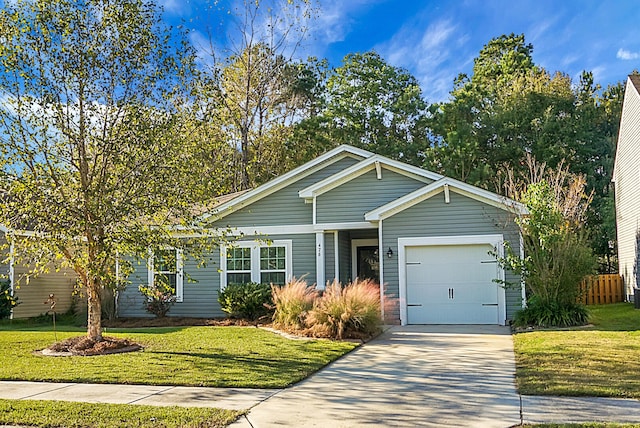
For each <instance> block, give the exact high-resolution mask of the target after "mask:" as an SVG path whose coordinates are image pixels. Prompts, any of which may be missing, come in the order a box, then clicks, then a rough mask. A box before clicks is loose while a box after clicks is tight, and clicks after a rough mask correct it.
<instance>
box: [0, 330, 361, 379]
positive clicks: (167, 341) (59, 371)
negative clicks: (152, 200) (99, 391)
mask: <svg viewBox="0 0 640 428" xmlns="http://www.w3.org/2000/svg"><path fill="white" fill-rule="evenodd" d="M41 329H42V328H41V327H30V326H25V325H21V324H16V326H14V327H10V326H8V325H7V324H5V325H3V326H2V329H1V330H3V331H0V361H2V364H0V379H2V380H28V381H54V382H85V383H122V384H149V385H187V386H215V387H247V388H248V387H252V388H283V387H286V386H289V385H291V384H293V383H296V382H298V381H299V380H301V379H304V378H305V377H307V376H309V375H310V374H312V373H313V372H315V371H317V370H318V369H320V368H322V367H323V366H325V365H326V364H328V363H329V362H331V361H333V360H335V359H337V358H338V357H340V356H342V355H344V354H345V353H347V352H349V351H350V350H352V349H353V348H354V347H355V346H356V345H355V344H353V343H348V342H334V341H328V340H290V339H286V338H283V337H281V336H279V335H277V334H274V333H270V332H268V331H265V330H262V329H259V328H255V327H173V328H144V329H121V330H109V331H108V332H106V333H105V335H107V336H116V337H126V338H129V339H131V340H133V341H135V342H137V343H139V344H141V345H142V346H144V350H143V351H139V352H131V353H126V354H112V355H101V356H94V357H45V356H42V355H40V354H37V353H34V351H36V350H40V349H43V348H46V347H47V346H49V345H51V344H52V343H53V342H54V333H53V331H51V329H50V328H47V329H46V330H44V331H43V330H41ZM81 334H83V332H82V331H78V329H76V328H71V327H60V326H58V332H57V337H58V340H62V339H65V338H68V337H72V336H78V335H81Z"/></svg>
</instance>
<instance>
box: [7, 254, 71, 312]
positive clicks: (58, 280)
mask: <svg viewBox="0 0 640 428" xmlns="http://www.w3.org/2000/svg"><path fill="white" fill-rule="evenodd" d="M28 270H29V269H28V268H27V267H25V266H20V265H14V281H15V282H14V294H15V296H17V297H18V299H19V300H18V302H19V304H18V305H17V306H16V307H15V308H14V309H13V317H14V318H29V317H35V316H38V315H41V314H43V313H45V312H47V311H49V310H50V306H49V305H46V304H45V303H44V302H45V301H46V300H47V299H48V298H49V294H54V295H55V299H56V306H55V312H56V313H58V314H60V313H64V312H67V311H68V310H69V309H71V306H72V302H73V291H74V287H75V284H76V280H77V276H76V274H75V272H74V271H73V270H72V269H61V270H60V271H58V272H55V270H53V269H52V271H51V272H50V273H43V274H40V275H38V276H36V277H33V278H30V280H29V281H28V282H27V280H26V274H27V272H28Z"/></svg>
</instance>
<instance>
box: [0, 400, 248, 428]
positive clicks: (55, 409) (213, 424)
mask: <svg viewBox="0 0 640 428" xmlns="http://www.w3.org/2000/svg"><path fill="white" fill-rule="evenodd" d="M240 414H241V412H238V411H233V410H224V409H215V408H196V407H193V408H185V407H158V406H145V405H138V404H135V405H131V404H106V403H75V402H64V401H47V400H0V423H1V424H10V425H19V426H24V425H28V426H41V427H45V426H47V427H56V426H64V427H69V428H80V427H87V426H90V427H93V428H112V427H122V426H129V427H138V428H156V427H163V428H201V427H210V428H217V427H220V428H222V427H226V426H227V425H228V424H230V423H231V422H233V421H234V420H235V419H236V418H237V417H238V416H239V415H240Z"/></svg>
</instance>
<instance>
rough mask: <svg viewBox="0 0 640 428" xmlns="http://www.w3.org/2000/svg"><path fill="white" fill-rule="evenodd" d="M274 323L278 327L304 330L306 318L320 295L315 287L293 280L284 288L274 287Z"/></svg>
mask: <svg viewBox="0 0 640 428" xmlns="http://www.w3.org/2000/svg"><path fill="white" fill-rule="evenodd" d="M271 292H272V294H273V305H274V307H275V308H274V313H273V323H274V325H275V326H276V327H283V328H285V329H287V328H293V329H304V328H305V323H306V317H307V315H308V313H309V311H310V310H311V308H313V302H314V301H315V300H316V299H317V298H318V296H319V294H318V291H317V290H316V288H315V286H313V285H312V286H309V285H308V284H307V282H306V281H304V280H302V279H295V278H294V279H293V280H292V281H291V282H289V283H287V284H285V285H284V286H283V287H278V286H272V287H271Z"/></svg>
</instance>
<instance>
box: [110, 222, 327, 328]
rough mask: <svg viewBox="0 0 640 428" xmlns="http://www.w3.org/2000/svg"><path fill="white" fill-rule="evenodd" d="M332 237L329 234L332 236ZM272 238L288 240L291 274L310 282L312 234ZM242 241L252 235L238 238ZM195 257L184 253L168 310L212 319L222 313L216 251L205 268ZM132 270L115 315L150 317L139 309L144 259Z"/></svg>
mask: <svg viewBox="0 0 640 428" xmlns="http://www.w3.org/2000/svg"><path fill="white" fill-rule="evenodd" d="M332 236H333V235H332ZM269 238H270V239H272V240H279V239H283V240H288V239H290V240H291V241H292V251H293V253H292V264H293V275H294V276H295V277H297V278H301V277H304V278H306V280H307V282H309V283H310V284H311V283H314V282H315V279H316V271H315V263H316V261H315V242H316V241H315V240H316V237H315V235H314V234H304V235H273V236H270V237H269ZM242 239H243V240H246V241H251V240H253V237H244V238H242ZM198 264H199V260H195V259H194V258H192V257H189V256H188V255H185V261H184V274H185V278H184V287H183V301H182V302H176V303H175V304H174V305H173V307H172V308H171V310H170V311H169V313H168V316H173V317H196V318H216V317H224V316H225V315H226V314H225V313H224V312H222V310H221V309H220V304H219V303H218V292H219V290H220V272H219V271H218V269H220V251H219V250H217V249H216V250H215V251H214V252H213V254H210V255H209V256H208V257H207V264H206V266H205V267H198ZM134 267H135V272H134V273H133V274H131V276H130V277H129V280H130V281H131V283H130V284H129V285H128V286H127V287H126V288H125V290H123V291H121V292H120V294H119V296H118V314H119V316H121V317H150V316H152V315H151V314H149V313H147V312H146V311H145V310H144V308H143V303H144V300H143V296H142V294H140V292H139V291H138V286H140V285H142V284H147V273H148V271H147V265H146V261H145V260H143V261H140V262H134Z"/></svg>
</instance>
